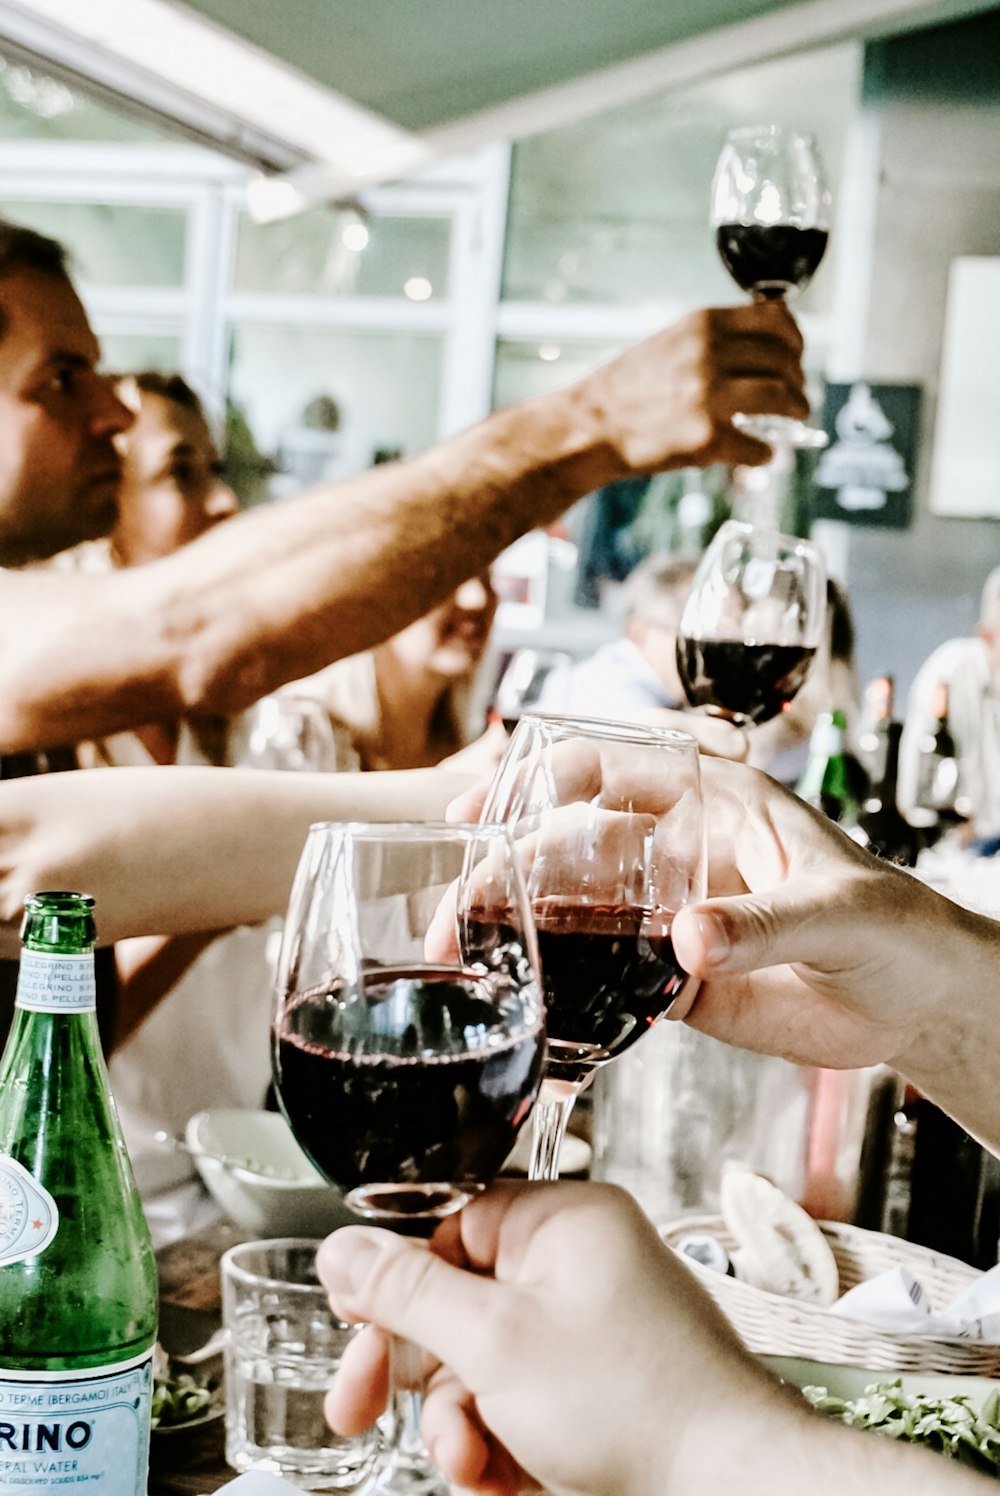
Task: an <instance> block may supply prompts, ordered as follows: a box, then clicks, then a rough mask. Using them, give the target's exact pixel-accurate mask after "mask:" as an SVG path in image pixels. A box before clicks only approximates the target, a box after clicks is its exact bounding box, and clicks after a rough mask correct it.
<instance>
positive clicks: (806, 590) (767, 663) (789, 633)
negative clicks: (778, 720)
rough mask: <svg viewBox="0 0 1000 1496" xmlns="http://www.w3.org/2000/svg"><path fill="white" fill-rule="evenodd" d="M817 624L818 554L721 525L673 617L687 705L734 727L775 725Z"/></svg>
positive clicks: (822, 610) (821, 582)
mask: <svg viewBox="0 0 1000 1496" xmlns="http://www.w3.org/2000/svg"><path fill="white" fill-rule="evenodd" d="M825 621H826V568H825V567H824V565H823V557H822V555H821V553H820V552H819V550H818V549H817V548H816V546H814V545H813V544H812V543H811V542H810V541H808V540H800V539H798V537H797V536H795V535H780V534H779V533H778V532H777V531H776V530H768V529H759V528H758V527H757V526H755V525H748V524H744V523H742V522H741V521H739V520H727V521H726V523H725V524H724V525H722V526H721V528H720V529H719V531H718V532H717V534H716V536H715V539H714V540H713V541H712V543H711V545H710V546H709V547H708V550H707V551H706V552H705V554H704V556H703V557H702V558H701V562H700V563H699V566H698V570H697V571H696V572H695V575H694V579H693V581H692V583H691V591H690V592H689V593H688V597H687V602H686V603H685V605H684V611H683V613H682V614H681V623H680V629H679V630H678V634H677V669H678V672H679V674H680V678H681V684H682V685H683V687H684V693H685V695H686V696H687V699H688V701H689V702H690V703H691V705H692V706H698V707H704V708H705V709H706V710H707V711H708V712H710V713H711V714H712V715H713V716H717V717H725V718H726V719H727V720H728V721H730V722H735V723H736V725H737V726H738V727H746V726H749V725H752V724H754V723H758V722H766V721H767V720H768V719H769V718H770V717H776V716H777V715H778V713H779V712H781V711H783V710H784V709H785V707H786V706H787V705H788V703H789V702H790V701H791V700H792V698H793V697H794V696H795V694H796V692H797V691H798V690H799V688H800V687H801V685H802V683H803V682H804V680H805V678H806V676H807V675H808V673H809V666H810V665H811V663H812V660H813V656H814V655H815V653H816V650H817V648H818V647H819V643H820V640H821V639H822V637H823V628H824V625H825Z"/></svg>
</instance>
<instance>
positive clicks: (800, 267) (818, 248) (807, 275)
mask: <svg viewBox="0 0 1000 1496" xmlns="http://www.w3.org/2000/svg"><path fill="white" fill-rule="evenodd" d="M827 238H828V234H827V231H826V229H800V228H796V227H795V226H794V225H793V224H790V223H775V224H763V223H724V224H722V225H721V226H720V227H719V228H717V229H716V231H715V243H716V248H717V249H718V251H719V258H720V259H721V260H722V263H723V265H725V267H726V269H727V270H728V271H729V274H730V275H731V276H732V278H733V280H734V281H735V282H736V284H737V285H738V286H742V288H743V290H744V291H752V292H753V293H754V295H756V296H763V297H765V298H767V299H768V300H777V299H778V298H780V297H782V296H787V295H788V293H789V291H802V290H804V289H805V287H806V286H808V284H809V282H810V281H811V280H812V278H813V276H814V275H815V273H816V270H817V268H818V267H819V262H820V260H821V259H822V258H823V255H824V253H825V251H826V241H827Z"/></svg>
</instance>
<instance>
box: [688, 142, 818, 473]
mask: <svg viewBox="0 0 1000 1496" xmlns="http://www.w3.org/2000/svg"><path fill="white" fill-rule="evenodd" d="M711 223H712V227H713V228H714V229H715V242H716V247H717V249H718V252H719V257H720V259H721V260H722V263H723V265H725V267H726V269H727V270H728V271H729V274H730V275H731V276H732V278H733V280H734V281H735V282H736V284H737V285H738V286H740V287H741V288H742V289H743V290H744V291H749V292H750V293H751V294H752V296H753V298H754V300H755V301H779V300H785V299H786V298H788V297H791V296H796V295H798V293H799V292H800V291H803V290H805V288H806V286H807V285H808V284H809V282H810V280H811V279H812V277H813V275H814V274H815V273H816V270H817V268H818V267H819V262H820V260H821V259H822V258H823V254H824V251H825V250H826V244H827V238H828V236H829V232H830V193H829V191H828V189H827V186H826V182H825V179H824V172H823V166H822V163H821V161H820V157H819V152H818V150H817V148H816V143H815V141H814V140H813V139H812V137H811V136H809V135H799V134H797V133H796V132H795V131H793V130H785V129H782V127H781V126H780V125H755V126H749V127H747V128H744V129H740V130H731V131H730V132H729V134H728V135H727V137H726V143H725V145H724V146H723V147H722V153H721V155H720V156H719V161H718V165H717V166H716V168H715V176H714V178H713V181H712V205H711ZM733 422H734V424H735V425H737V426H739V427H740V429H741V430H743V431H746V432H748V433H749V434H750V435H751V436H756V437H760V439H761V440H762V441H766V442H769V443H770V444H771V445H775V444H777V445H779V446H780V445H784V446H789V447H825V446H826V442H827V437H826V433H825V432H823V431H820V430H818V429H817V428H816V427H814V426H809V425H807V424H806V423H805V422H804V421H796V420H792V419H791V418H790V417H788V416H779V415H742V414H738V415H736V416H734V417H733Z"/></svg>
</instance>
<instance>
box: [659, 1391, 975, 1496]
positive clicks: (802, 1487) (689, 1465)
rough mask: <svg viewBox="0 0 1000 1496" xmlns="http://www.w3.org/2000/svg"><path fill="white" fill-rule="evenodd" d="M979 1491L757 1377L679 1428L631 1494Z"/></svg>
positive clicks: (887, 1495) (840, 1495)
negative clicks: (676, 1448)
mask: <svg viewBox="0 0 1000 1496" xmlns="http://www.w3.org/2000/svg"><path fill="white" fill-rule="evenodd" d="M734 1485H735V1486H738V1488H739V1490H740V1493H741V1496H786V1493H787V1496H791V1493H796V1492H806V1491H807V1492H808V1493H809V1496H873V1493H875V1492H878V1496H976V1493H977V1492H978V1493H979V1496H984V1492H985V1490H986V1489H987V1485H986V1478H985V1477H983V1476H980V1475H975V1474H973V1473H971V1472H970V1471H969V1470H967V1469H964V1468H963V1467H962V1466H960V1465H958V1464H956V1463H955V1461H954V1460H950V1459H947V1458H946V1457H945V1456H944V1455H941V1454H939V1453H937V1452H936V1451H933V1450H928V1449H920V1448H916V1447H914V1446H913V1445H910V1444H901V1443H899V1442H898V1441H897V1440H895V1439H891V1438H888V1437H887V1436H886V1435H884V1434H879V1433H875V1432H873V1431H869V1430H864V1431H863V1430H859V1429H851V1428H845V1427H844V1426H843V1424H840V1423H838V1422H836V1421H835V1420H834V1419H832V1418H830V1417H828V1416H827V1415H826V1414H824V1413H816V1412H813V1411H812V1410H811V1409H810V1408H808V1407H807V1406H806V1405H805V1401H804V1399H803V1398H802V1397H801V1395H800V1394H799V1393H798V1392H797V1391H796V1390H795V1389H794V1388H791V1387H789V1388H781V1389H777V1390H775V1389H774V1388H773V1387H772V1386H771V1385H769V1384H768V1383H765V1381H764V1378H763V1376H761V1377H760V1385H759V1387H758V1389H756V1395H754V1394H753V1393H748V1396H747V1398H746V1401H745V1403H744V1404H743V1406H742V1407H740V1408H734V1407H733V1405H732V1400H731V1399H730V1400H729V1401H728V1405H727V1407H726V1409H725V1418H724V1420H723V1421H722V1422H721V1423H720V1422H719V1412H718V1410H716V1409H713V1410H710V1412H707V1414H706V1418H705V1420H704V1426H701V1425H700V1424H699V1423H697V1421H696V1422H695V1424H694V1427H693V1428H691V1429H690V1431H688V1430H686V1431H685V1433H684V1435H683V1437H682V1439H681V1443H680V1454H679V1458H676V1459H673V1460H672V1461H671V1468H670V1470H669V1471H668V1473H667V1474H666V1475H665V1476H662V1477H661V1478H659V1479H658V1480H657V1481H656V1482H655V1484H650V1486H649V1488H648V1490H646V1491H643V1490H641V1489H640V1488H637V1489H636V1492H635V1496H654V1493H655V1496H663V1493H669V1496H732V1491H733V1489H734Z"/></svg>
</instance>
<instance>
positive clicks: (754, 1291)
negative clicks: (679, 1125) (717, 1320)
mask: <svg viewBox="0 0 1000 1496" xmlns="http://www.w3.org/2000/svg"><path fill="white" fill-rule="evenodd" d="M820 1229H821V1230H822V1232H823V1235H824V1236H825V1237H826V1239H827V1241H828V1242H829V1243H830V1246H831V1248H832V1250H833V1255H834V1257H835V1258H836V1261H837V1268H838V1270H839V1272H840V1290H841V1293H846V1292H847V1290H848V1289H849V1288H853V1287H854V1285H855V1284H856V1283H861V1282H863V1281H864V1280H865V1279H867V1278H874V1277H876V1276H877V1275H878V1274H879V1273H882V1272H885V1271H886V1269H888V1268H893V1267H907V1268H909V1269H910V1271H911V1272H912V1273H913V1275H914V1277H916V1278H918V1279H919V1280H920V1282H921V1284H922V1285H923V1287H924V1288H925V1289H926V1291H927V1295H928V1297H929V1299H930V1304H931V1309H932V1310H933V1311H934V1312H939V1311H941V1310H942V1309H945V1308H947V1307H948V1305H949V1304H950V1303H952V1301H953V1300H954V1299H955V1298H957V1297H958V1295H959V1294H960V1293H961V1292H962V1290H963V1289H965V1288H967V1287H968V1286H969V1285H970V1284H971V1283H973V1282H975V1280H976V1278H978V1277H979V1276H980V1274H979V1273H978V1272H977V1271H976V1270H975V1268H971V1267H969V1266H967V1264H966V1263H964V1262H957V1261H956V1260H955V1258H953V1257H944V1256H942V1255H941V1254H940V1253H937V1252H930V1251H928V1250H927V1248H926V1247H917V1246H914V1245H913V1243H912V1242H906V1241H900V1240H899V1239H898V1238H897V1237H894V1236H885V1235H882V1234H881V1233H880V1232H877V1231H862V1230H860V1228H859V1227H857V1226H845V1225H841V1224H840V1223H839V1222H836V1221H821V1222H820ZM660 1234H661V1236H662V1237H663V1239H664V1241H665V1242H666V1243H667V1244H668V1245H669V1246H671V1247H675V1246H676V1244H677V1243H678V1242H679V1241H680V1240H681V1239H682V1237H685V1236H690V1235H692V1234H697V1235H700V1236H712V1237H714V1238H715V1239H716V1240H717V1241H718V1242H720V1243H721V1245H722V1246H723V1247H725V1249H726V1251H727V1252H730V1253H732V1252H734V1251H736V1249H737V1243H736V1241H735V1239H734V1238H733V1236H732V1235H731V1234H730V1233H729V1231H728V1230H727V1229H726V1226H725V1224H724V1223H723V1221H722V1220H721V1218H720V1217H719V1216H687V1217H685V1218H684V1219H683V1220H681V1221H676V1222H673V1223H671V1224H670V1225H669V1226H664V1227H662V1228H661V1232H660ZM684 1261H685V1263H686V1264H687V1266H688V1267H689V1268H690V1269H691V1270H692V1272H694V1274H695V1276H696V1277H697V1278H698V1279H699V1280H700V1282H701V1283H703V1284H704V1286H705V1287H706V1288H707V1289H708V1291H709V1293H710V1294H711V1295H712V1297H713V1298H714V1299H715V1301H716V1303H717V1304H718V1305H719V1307H720V1308H721V1309H722V1311H723V1313H724V1314H725V1315H726V1316H727V1318H728V1319H729V1320H730V1322H731V1323H732V1326H733V1328H734V1330H735V1331H736V1333H737V1334H738V1335H739V1337H740V1339H741V1340H742V1341H743V1342H744V1344H745V1345H746V1346H747V1347H748V1348H749V1349H750V1350H752V1351H754V1352H755V1353H756V1354H757V1355H765V1356H799V1357H804V1358H805V1359H807V1360H809V1361H826V1362H830V1363H832V1364H834V1365H837V1366H860V1367H864V1368H865V1369H866V1370H871V1371H886V1372H900V1373H903V1372H922V1373H937V1372H945V1373H949V1374H953V1375H959V1376H979V1377H1000V1345H989V1344H985V1343H980V1342H976V1341H969V1340H957V1339H951V1340H948V1339H939V1338H935V1337H932V1336H929V1335H928V1336H922V1335H892V1334H889V1333H888V1332H886V1331H885V1330H881V1329H875V1328H873V1327H872V1326H870V1325H864V1324H861V1323H859V1322H858V1321H856V1320H849V1319H841V1318H840V1317H839V1315H836V1314H830V1313H829V1312H828V1311H827V1310H826V1309H821V1308H819V1307H817V1306H816V1305H814V1304H805V1303H802V1302H800V1301H799V1300H796V1299H789V1298H784V1297H782V1295H780V1294H776V1293H765V1292H763V1291H762V1290H761V1289H759V1288H752V1287H751V1286H750V1284H749V1283H741V1282H739V1280H738V1279H736V1278H728V1277H725V1276H724V1275H723V1274H722V1273H719V1272H713V1271H712V1270H711V1269H710V1268H706V1267H702V1265H701V1264H700V1263H698V1262H695V1261H694V1260H693V1259H692V1258H690V1257H688V1256H686V1255H685V1257H684Z"/></svg>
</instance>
